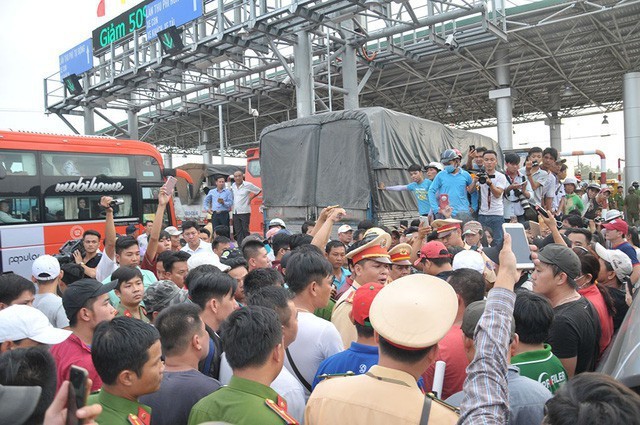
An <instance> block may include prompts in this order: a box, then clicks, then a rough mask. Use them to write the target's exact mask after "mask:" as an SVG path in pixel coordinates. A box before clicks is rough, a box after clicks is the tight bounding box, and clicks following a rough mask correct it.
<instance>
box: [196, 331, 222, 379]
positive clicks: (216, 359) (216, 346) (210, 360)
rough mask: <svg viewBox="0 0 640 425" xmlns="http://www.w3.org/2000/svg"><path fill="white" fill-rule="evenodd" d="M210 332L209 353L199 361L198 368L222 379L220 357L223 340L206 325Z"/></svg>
mask: <svg viewBox="0 0 640 425" xmlns="http://www.w3.org/2000/svg"><path fill="white" fill-rule="evenodd" d="M204 328H205V329H206V331H207V333H208V334H209V339H210V343H209V355H208V356H207V358H205V359H204V360H202V361H201V362H200V363H198V370H199V371H200V372H202V373H204V374H205V375H207V376H210V377H212V378H214V379H220V359H221V357H222V340H221V339H220V336H219V335H218V334H217V333H216V332H214V330H213V329H211V328H210V327H209V326H207V325H205V327H204Z"/></svg>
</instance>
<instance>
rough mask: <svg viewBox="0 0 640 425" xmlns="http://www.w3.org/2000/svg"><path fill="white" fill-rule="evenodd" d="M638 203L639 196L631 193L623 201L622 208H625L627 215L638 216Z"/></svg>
mask: <svg viewBox="0 0 640 425" xmlns="http://www.w3.org/2000/svg"><path fill="white" fill-rule="evenodd" d="M639 203H640V196H638V193H637V192H631V193H629V194H628V195H627V197H626V198H625V200H624V206H625V207H626V208H627V213H629V214H638V210H639V209H640V208H639V207H638V204H639Z"/></svg>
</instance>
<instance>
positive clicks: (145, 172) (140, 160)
mask: <svg viewBox="0 0 640 425" xmlns="http://www.w3.org/2000/svg"><path fill="white" fill-rule="evenodd" d="M135 162H136V171H137V178H138V181H158V180H162V173H161V171H160V164H158V161H157V160H156V159H155V158H153V157H150V156H136V157H135ZM156 198H157V197H156Z"/></svg>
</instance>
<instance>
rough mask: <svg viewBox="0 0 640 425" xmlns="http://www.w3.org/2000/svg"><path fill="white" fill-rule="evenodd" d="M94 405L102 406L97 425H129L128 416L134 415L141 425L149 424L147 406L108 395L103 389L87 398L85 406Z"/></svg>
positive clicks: (148, 409)
mask: <svg viewBox="0 0 640 425" xmlns="http://www.w3.org/2000/svg"><path fill="white" fill-rule="evenodd" d="M96 403H97V404H99V405H101V406H102V413H100V416H98V419H96V422H98V424H99V425H120V424H123V425H130V422H129V415H130V414H131V415H136V416H137V417H138V418H139V419H140V421H141V422H142V423H145V424H150V423H151V408H150V407H149V406H145V405H144V404H140V403H138V402H135V401H131V400H127V399H126V398H122V397H118V396H115V395H113V394H109V393H108V392H106V391H105V390H104V389H103V390H100V392H99V393H97V394H92V395H90V396H89V399H88V400H87V404H96Z"/></svg>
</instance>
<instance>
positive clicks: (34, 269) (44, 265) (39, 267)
mask: <svg viewBox="0 0 640 425" xmlns="http://www.w3.org/2000/svg"><path fill="white" fill-rule="evenodd" d="M31 275H33V277H35V278H36V279H39V280H53V279H55V278H57V277H58V276H60V262H59V261H58V260H57V259H56V258H54V257H52V256H51V255H41V256H39V257H38V258H36V260H35V261H34V262H33V265H32V266H31Z"/></svg>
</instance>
